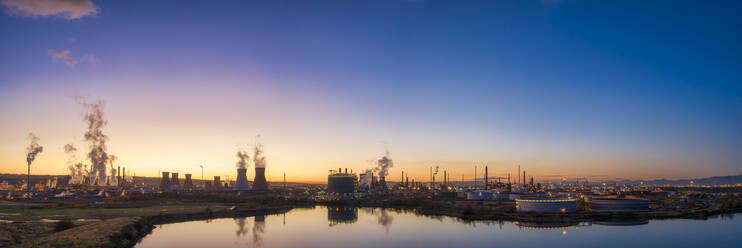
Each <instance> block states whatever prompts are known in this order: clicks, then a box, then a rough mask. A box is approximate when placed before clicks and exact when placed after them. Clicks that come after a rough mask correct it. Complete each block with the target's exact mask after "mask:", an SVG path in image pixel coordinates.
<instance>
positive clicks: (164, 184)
mask: <svg viewBox="0 0 742 248" xmlns="http://www.w3.org/2000/svg"><path fill="white" fill-rule="evenodd" d="M160 190H170V172H162V180H161V181H160Z"/></svg>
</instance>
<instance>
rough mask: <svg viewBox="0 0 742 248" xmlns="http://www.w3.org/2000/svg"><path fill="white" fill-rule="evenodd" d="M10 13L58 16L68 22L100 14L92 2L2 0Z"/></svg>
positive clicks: (84, 0) (30, 15)
mask: <svg viewBox="0 0 742 248" xmlns="http://www.w3.org/2000/svg"><path fill="white" fill-rule="evenodd" d="M0 4H2V5H4V6H5V7H6V9H7V10H8V13H10V14H14V15H19V16H28V17H37V16H42V17H43V16H56V17H61V18H64V19H67V20H73V19H78V18H81V17H83V16H87V15H92V14H95V13H98V7H97V6H95V4H93V2H92V0H0Z"/></svg>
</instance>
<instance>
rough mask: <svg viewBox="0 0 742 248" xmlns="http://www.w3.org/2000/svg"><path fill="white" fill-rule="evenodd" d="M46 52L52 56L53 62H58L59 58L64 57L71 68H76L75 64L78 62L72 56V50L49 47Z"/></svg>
mask: <svg viewBox="0 0 742 248" xmlns="http://www.w3.org/2000/svg"><path fill="white" fill-rule="evenodd" d="M46 52H47V53H48V54H49V55H51V56H52V62H57V59H62V60H63V61H64V63H65V64H67V66H68V67H69V68H75V65H77V63H78V62H77V61H76V60H74V59H72V58H70V50H54V49H49V50H47V51H46Z"/></svg>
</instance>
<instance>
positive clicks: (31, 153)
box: [26, 133, 44, 192]
mask: <svg viewBox="0 0 742 248" xmlns="http://www.w3.org/2000/svg"><path fill="white" fill-rule="evenodd" d="M28 139H29V140H31V144H30V145H28V147H26V162H28V175H27V176H26V180H27V182H26V183H27V184H28V186H27V187H28V188H26V189H27V190H28V191H29V192H30V191H31V163H33V161H34V160H35V159H36V155H38V154H39V153H41V152H42V151H44V147H42V146H41V145H39V137H38V136H36V135H35V134H34V133H28Z"/></svg>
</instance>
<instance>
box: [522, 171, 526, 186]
mask: <svg viewBox="0 0 742 248" xmlns="http://www.w3.org/2000/svg"><path fill="white" fill-rule="evenodd" d="M523 184H526V170H523Z"/></svg>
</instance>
